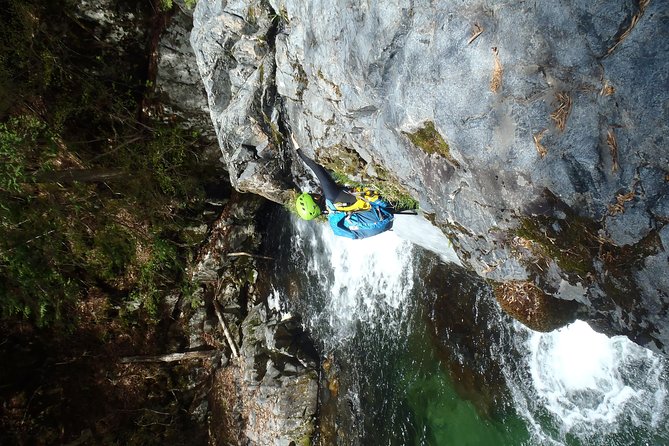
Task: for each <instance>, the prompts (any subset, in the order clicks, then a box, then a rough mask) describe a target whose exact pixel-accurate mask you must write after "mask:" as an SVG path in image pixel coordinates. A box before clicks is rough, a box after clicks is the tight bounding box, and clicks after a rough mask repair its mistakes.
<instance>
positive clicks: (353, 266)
mask: <svg viewBox="0 0 669 446" xmlns="http://www.w3.org/2000/svg"><path fill="white" fill-rule="evenodd" d="M293 224H294V225H295V228H296V231H295V233H294V235H293V246H294V247H296V248H297V249H295V257H294V259H293V260H294V261H295V262H297V263H299V262H306V264H307V269H308V271H309V274H310V275H311V276H312V282H314V283H316V284H317V286H318V287H320V289H321V290H318V291H316V294H321V295H322V296H321V301H320V302H319V303H318V305H316V306H314V307H312V308H311V310H312V311H308V312H309V313H310V314H309V320H308V323H309V325H310V326H311V327H312V328H315V329H318V328H324V325H325V327H327V331H328V335H329V337H330V338H329V339H324V341H326V342H329V343H331V342H334V341H341V340H343V339H346V338H349V337H350V336H351V334H352V332H353V328H354V325H355V324H358V323H362V324H364V325H365V326H366V327H367V328H368V329H369V330H388V331H394V330H396V329H397V327H398V326H399V325H400V324H401V323H402V321H403V320H404V318H405V315H406V314H407V311H408V306H409V305H408V302H407V300H408V296H409V292H410V291H411V290H412V287H413V276H414V270H413V264H412V259H413V255H412V253H413V249H412V246H411V244H410V243H408V242H405V241H403V240H401V239H399V238H398V237H396V236H395V235H394V234H393V233H392V232H386V233H383V234H380V235H378V236H375V237H371V238H368V239H363V240H349V239H346V238H342V237H335V236H334V235H333V234H332V232H331V231H330V229H329V227H328V226H327V225H324V224H314V223H308V222H304V221H301V220H295V221H294V222H293Z"/></svg>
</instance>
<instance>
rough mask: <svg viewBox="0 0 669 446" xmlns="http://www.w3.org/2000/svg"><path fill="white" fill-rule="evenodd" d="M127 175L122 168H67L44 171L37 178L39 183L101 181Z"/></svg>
mask: <svg viewBox="0 0 669 446" xmlns="http://www.w3.org/2000/svg"><path fill="white" fill-rule="evenodd" d="M124 176H126V173H125V172H124V171H122V170H121V169H65V170H53V171H51V172H43V173H41V174H39V175H37V177H36V178H35V181H37V182H38V183H75V182H80V183H101V182H104V181H110V180H117V179H120V178H122V177H124Z"/></svg>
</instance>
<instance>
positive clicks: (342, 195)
mask: <svg viewBox="0 0 669 446" xmlns="http://www.w3.org/2000/svg"><path fill="white" fill-rule="evenodd" d="M297 154H298V155H299V156H300V158H302V161H304V163H305V164H306V165H307V166H309V168H310V169H311V170H312V171H313V172H314V174H316V178H318V182H319V183H320V184H321V188H322V189H323V195H325V198H327V199H328V200H330V201H331V202H333V203H347V204H353V203H355V202H356V200H357V198H356V197H355V196H354V195H351V194H349V193H348V192H346V191H345V190H344V188H343V187H341V186H339V185H338V184H337V183H335V181H334V180H333V179H332V177H331V176H330V174H329V173H328V171H327V170H325V168H324V167H323V166H321V165H320V164H318V163H316V162H315V161H314V160H312V159H311V158H309V157H307V156H306V155H305V154H304V153H302V150H300V149H298V150H297Z"/></svg>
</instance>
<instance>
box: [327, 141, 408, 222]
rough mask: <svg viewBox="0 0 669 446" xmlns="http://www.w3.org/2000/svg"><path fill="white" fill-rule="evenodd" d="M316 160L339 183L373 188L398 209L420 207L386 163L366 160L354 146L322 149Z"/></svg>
mask: <svg viewBox="0 0 669 446" xmlns="http://www.w3.org/2000/svg"><path fill="white" fill-rule="evenodd" d="M317 160H318V162H319V163H320V164H321V165H322V166H324V167H325V168H326V169H328V170H330V171H331V172H332V177H333V178H334V180H335V181H336V182H337V183H339V184H344V185H346V186H348V187H371V188H373V189H376V190H377V191H378V192H379V194H380V195H381V196H382V197H383V198H384V199H386V200H387V201H389V202H390V203H391V204H392V205H393V206H395V208H396V209H400V210H407V209H418V201H417V200H416V199H414V198H413V197H412V196H411V194H410V193H409V192H407V190H406V189H405V188H404V187H403V186H402V185H401V184H400V182H399V181H398V180H397V178H395V176H394V175H392V174H391V173H390V172H389V171H387V170H386V169H385V168H384V167H383V166H380V165H378V164H375V163H368V162H366V161H365V160H364V159H363V158H362V157H361V156H360V155H358V153H357V152H356V151H355V150H353V149H349V148H347V147H343V146H341V145H336V146H332V147H327V148H321V149H319V150H318V152H317Z"/></svg>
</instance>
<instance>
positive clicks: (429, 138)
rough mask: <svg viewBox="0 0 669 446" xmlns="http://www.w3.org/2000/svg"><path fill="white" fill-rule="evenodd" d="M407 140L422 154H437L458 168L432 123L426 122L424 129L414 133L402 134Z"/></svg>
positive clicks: (448, 148)
mask: <svg viewBox="0 0 669 446" xmlns="http://www.w3.org/2000/svg"><path fill="white" fill-rule="evenodd" d="M403 133H404V134H405V135H406V136H407V137H408V138H409V140H411V142H412V143H413V144H414V145H415V146H416V147H418V148H420V149H421V150H422V151H423V152H425V153H428V154H430V155H432V154H437V155H440V156H442V157H444V158H446V159H447V160H448V161H449V162H450V163H451V164H452V165H453V166H454V167H459V166H460V164H459V163H458V162H457V161H456V160H455V158H453V157H452V156H451V151H450V147H449V146H448V143H447V142H446V141H445V140H444V138H443V137H442V136H441V134H439V132H438V131H437V129H436V128H435V126H434V122H432V121H427V122H426V123H425V127H423V128H422V129H420V130H418V131H416V132H414V133H406V132H403Z"/></svg>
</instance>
